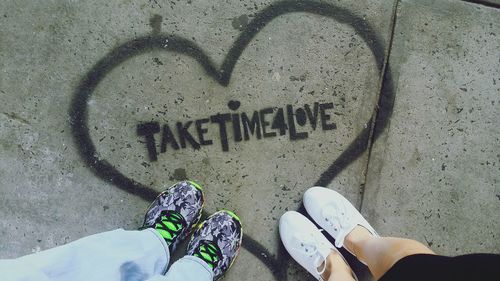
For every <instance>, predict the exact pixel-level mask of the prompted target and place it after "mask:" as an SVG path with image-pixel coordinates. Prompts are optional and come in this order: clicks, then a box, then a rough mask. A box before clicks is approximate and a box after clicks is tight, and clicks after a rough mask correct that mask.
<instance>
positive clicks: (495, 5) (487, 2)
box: [460, 0, 500, 9]
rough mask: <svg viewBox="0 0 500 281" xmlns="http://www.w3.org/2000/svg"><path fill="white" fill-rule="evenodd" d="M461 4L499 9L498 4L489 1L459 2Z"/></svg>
mask: <svg viewBox="0 0 500 281" xmlns="http://www.w3.org/2000/svg"><path fill="white" fill-rule="evenodd" d="M460 1H462V2H466V3H471V4H476V5H481V6H486V7H490V8H494V9H500V3H493V2H490V1H484V0H460Z"/></svg>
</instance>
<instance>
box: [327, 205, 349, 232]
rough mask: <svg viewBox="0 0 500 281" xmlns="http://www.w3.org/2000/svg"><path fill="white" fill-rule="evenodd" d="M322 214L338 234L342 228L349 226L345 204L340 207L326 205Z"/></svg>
mask: <svg viewBox="0 0 500 281" xmlns="http://www.w3.org/2000/svg"><path fill="white" fill-rule="evenodd" d="M322 216H323V219H324V220H325V222H326V223H327V224H329V225H330V226H331V227H332V229H333V231H334V232H335V233H336V234H338V233H339V232H340V230H341V229H342V228H345V227H347V224H348V220H347V216H346V212H345V209H344V208H343V206H340V207H338V208H335V207H334V206H328V207H325V208H324V209H323V211H322Z"/></svg>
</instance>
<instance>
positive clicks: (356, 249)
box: [344, 225, 374, 259]
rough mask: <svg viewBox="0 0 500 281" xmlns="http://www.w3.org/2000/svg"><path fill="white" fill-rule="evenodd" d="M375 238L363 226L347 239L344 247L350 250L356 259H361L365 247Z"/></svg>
mask: <svg viewBox="0 0 500 281" xmlns="http://www.w3.org/2000/svg"><path fill="white" fill-rule="evenodd" d="M373 238H374V236H373V234H372V233H370V232H369V231H368V230H367V229H366V228H364V227H363V226H360V225H358V226H356V227H355V228H354V229H353V230H352V231H351V232H350V233H349V234H348V235H347V236H346V237H345V240H344V247H345V248H346V249H347V250H349V251H350V252H351V253H352V254H354V255H355V256H356V257H358V259H359V257H360V254H361V251H360V249H362V248H363V245H364V244H365V243H366V242H367V241H369V240H371V239H373Z"/></svg>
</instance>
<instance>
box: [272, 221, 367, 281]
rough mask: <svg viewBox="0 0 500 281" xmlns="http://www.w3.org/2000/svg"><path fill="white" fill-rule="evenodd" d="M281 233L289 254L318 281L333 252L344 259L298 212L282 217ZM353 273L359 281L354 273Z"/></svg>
mask: <svg viewBox="0 0 500 281" xmlns="http://www.w3.org/2000/svg"><path fill="white" fill-rule="evenodd" d="M279 232H280V237H281V241H283V244H284V245H285V248H286V250H287V251H288V253H290V255H291V256H292V257H293V258H294V259H295V260H296V261H297V262H298V263H299V264H300V265H301V266H302V267H304V268H305V269H307V271H309V273H311V274H312V275H313V276H314V277H315V278H316V279H317V280H323V278H322V277H321V274H323V273H324V272H325V269H326V258H327V257H328V256H329V255H330V253H331V251H336V252H337V253H338V254H339V255H340V256H341V257H342V258H343V256H342V254H341V253H340V252H339V251H338V250H337V249H336V248H335V246H333V244H332V243H330V241H328V239H326V237H325V236H323V234H321V232H320V230H319V229H318V228H317V227H316V226H315V225H314V224H313V223H312V222H311V221H310V220H308V219H307V218H306V217H305V216H303V215H302V214H300V213H298V212H294V211H288V212H286V213H285V214H283V215H282V216H281V218H280V223H279ZM344 261H345V259H344ZM346 264H347V261H346ZM320 267H321V268H320ZM351 273H352V275H353V276H354V278H355V279H356V280H358V279H357V277H356V275H355V274H354V272H352V271H351Z"/></svg>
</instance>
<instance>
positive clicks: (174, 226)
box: [154, 211, 186, 246]
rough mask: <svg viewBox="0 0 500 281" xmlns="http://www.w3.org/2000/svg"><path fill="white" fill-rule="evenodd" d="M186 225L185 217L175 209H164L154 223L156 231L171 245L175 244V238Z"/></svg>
mask: <svg viewBox="0 0 500 281" xmlns="http://www.w3.org/2000/svg"><path fill="white" fill-rule="evenodd" d="M185 227H186V221H185V220H184V217H182V215H181V214H179V213H177V212H175V211H163V212H162V214H161V216H160V217H159V218H158V220H157V221H156V223H155V225H154V228H155V229H156V231H158V232H159V233H160V235H161V236H162V237H163V238H164V239H165V241H166V242H167V244H168V245H169V246H170V245H171V244H173V242H174V240H175V238H177V237H178V236H179V234H180V233H181V232H182V230H183V229H184V228H185Z"/></svg>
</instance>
